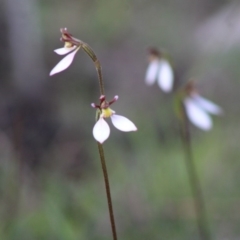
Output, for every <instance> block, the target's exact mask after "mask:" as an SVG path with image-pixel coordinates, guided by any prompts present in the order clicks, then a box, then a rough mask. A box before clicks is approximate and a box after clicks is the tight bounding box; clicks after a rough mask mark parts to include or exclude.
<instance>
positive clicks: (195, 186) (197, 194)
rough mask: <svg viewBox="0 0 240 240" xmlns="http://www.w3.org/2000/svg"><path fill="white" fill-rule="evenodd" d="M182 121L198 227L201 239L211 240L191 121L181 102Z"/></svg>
mask: <svg viewBox="0 0 240 240" xmlns="http://www.w3.org/2000/svg"><path fill="white" fill-rule="evenodd" d="M180 104H181V106H180V107H181V113H182V114H181V115H182V117H181V119H180V120H179V122H180V135H181V139H182V143H183V148H184V152H185V164H186V168H187V173H188V176H189V183H190V188H191V191H192V195H193V199H194V208H195V212H196V217H197V225H198V231H199V235H200V238H201V239H202V240H210V239H211V233H210V230H209V226H208V221H207V213H206V209H205V202H204V197H203V193H202V189H201V184H200V180H199V178H198V174H197V170H196V166H195V164H194V158H193V152H192V144H191V135H190V129H189V120H188V118H187V116H186V111H185V107H184V104H183V103H182V102H181V103H180Z"/></svg>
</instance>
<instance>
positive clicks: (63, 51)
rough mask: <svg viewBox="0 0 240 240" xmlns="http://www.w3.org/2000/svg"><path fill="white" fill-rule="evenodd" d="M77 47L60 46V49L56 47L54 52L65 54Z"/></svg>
mask: <svg viewBox="0 0 240 240" xmlns="http://www.w3.org/2000/svg"><path fill="white" fill-rule="evenodd" d="M75 48H76V46H73V47H70V48H65V47H63V48H58V49H55V50H54V52H55V53H56V54H58V55H65V54H67V53H69V52H71V51H73V50H74V49H75Z"/></svg>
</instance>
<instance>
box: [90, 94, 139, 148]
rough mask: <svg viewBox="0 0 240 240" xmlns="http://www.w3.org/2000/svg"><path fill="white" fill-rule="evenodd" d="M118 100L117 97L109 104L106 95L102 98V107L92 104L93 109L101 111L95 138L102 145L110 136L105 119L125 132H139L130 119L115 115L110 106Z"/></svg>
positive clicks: (95, 129)
mask: <svg viewBox="0 0 240 240" xmlns="http://www.w3.org/2000/svg"><path fill="white" fill-rule="evenodd" d="M117 99H118V96H115V97H114V98H113V100H112V101H110V102H107V101H106V98H105V96H104V95H102V96H101V97H100V105H96V104H94V103H92V104H91V106H92V107H94V108H97V109H99V111H100V116H99V119H98V120H97V122H96V123H95V125H94V127H93V136H94V138H95V139H96V141H98V142H100V143H101V144H102V143H103V142H104V141H106V140H107V139H108V137H109V135H110V127H109V125H108V123H107V122H106V121H105V118H109V117H110V118H111V120H112V123H113V125H114V127H115V128H117V129H118V130H120V131H123V132H131V131H137V127H136V126H135V124H134V123H133V122H132V121H130V120H129V119H128V118H126V117H123V116H120V115H117V114H115V111H113V110H112V109H110V108H109V106H110V105H111V104H112V103H114V102H115V101H116V100H117Z"/></svg>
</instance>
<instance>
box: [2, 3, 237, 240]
mask: <svg viewBox="0 0 240 240" xmlns="http://www.w3.org/2000/svg"><path fill="white" fill-rule="evenodd" d="M0 26H1V29H2V34H1V35H0V42H1V45H0V239H3V240H38V239H39V240H40V239H41V240H43V239H44V240H50V239H51V240H53V239H54V240H66V239H68V240H76V239H87V240H91V239H92V240H93V239H98V240H101V239H104V240H107V239H112V237H111V229H110V223H109V216H108V209H107V202H106V195H105V188H104V182H103V176H102V171H101V165H100V160H99V156H98V152H97V146H96V142H95V141H94V139H93V137H92V128H93V125H94V121H95V110H94V109H92V108H91V106H90V104H91V103H92V102H95V103H98V98H99V89H98V82H97V74H96V71H95V67H94V65H93V63H92V62H91V59H90V58H89V57H88V56H87V55H86V54H85V53H84V52H83V51H80V52H78V54H77V55H76V58H75V61H74V62H73V64H72V65H71V67H70V68H69V69H67V70H66V71H64V72H62V73H60V74H57V75H54V76H53V77H51V78H50V77H49V72H50V70H51V69H52V68H53V67H54V66H55V65H56V64H57V63H58V61H60V59H61V58H62V57H61V56H58V55H56V54H55V53H54V52H53V50H54V49H56V48H60V47H62V46H63V45H62V43H61V42H60V41H59V38H60V31H59V29H60V28H61V27H67V28H68V30H69V32H70V33H72V34H73V35H74V36H75V37H77V38H79V39H81V40H83V41H85V42H87V43H88V44H89V45H90V46H91V47H92V48H93V49H94V50H95V52H96V54H97V56H98V58H99V59H100V61H101V64H102V68H103V75H104V82H105V91H106V95H107V99H109V100H111V99H112V98H113V96H115V95H119V100H118V101H117V102H116V103H115V104H114V105H113V106H112V108H113V109H114V110H115V111H116V112H117V113H118V114H120V115H123V116H127V117H128V118H129V119H131V120H132V121H133V122H134V123H135V124H136V125H137V127H138V131H137V132H134V133H128V134H125V133H122V132H120V131H118V130H116V129H114V128H113V127H112V126H111V130H112V131H111V136H110V138H109V139H108V140H107V142H106V143H105V144H104V148H105V154H106V160H107V166H108V171H109V177H110V184H111V189H112V198H113V206H114V211H115V217H116V225H117V231H118V235H119V239H125V240H128V239H138V240H141V239H144V240H145V239H152V240H155V239H156V240H159V239H164V240H165V239H167V240H168V239H174V240H175V239H176V240H188V239H189V240H193V239H199V237H198V230H197V226H196V216H195V212H194V209H193V203H192V196H191V191H190V187H189V181H188V175H187V172H186V167H185V164H184V153H183V150H182V145H181V142H180V138H179V132H178V123H177V120H176V117H175V115H174V111H173V103H172V95H171V94H170V95H167V94H164V93H162V92H161V90H160V89H159V88H158V86H157V85H154V87H147V86H145V83H144V75H145V71H146V68H147V65H148V62H147V51H146V49H147V48H148V47H150V46H154V47H158V48H161V49H164V50H165V51H167V52H168V54H169V55H170V56H171V61H172V64H173V66H174V70H175V76H176V88H177V87H178V86H181V85H182V84H183V83H185V82H186V81H187V80H188V79H189V78H192V77H193V78H194V79H196V84H197V87H198V90H199V92H200V93H201V95H203V96H204V97H206V98H208V99H210V100H212V101H213V102H215V103H217V104H218V105H220V106H222V108H223V109H224V115H223V116H222V117H214V119H213V120H214V128H213V129H212V130H211V131H209V132H203V131H201V130H199V129H197V128H195V127H193V126H192V127H191V133H192V138H193V149H194V157H195V159H194V160H195V163H196V166H197V171H198V175H199V177H200V179H201V185H202V188H203V193H204V197H205V201H206V209H207V213H208V217H209V223H210V227H211V231H212V234H213V239H220V240H223V239H224V240H233V239H240V229H239V224H240V184H239V182H240V174H239V171H240V161H239V160H240V159H239V157H240V151H239V142H240V123H239V116H240V108H239V104H238V103H239V102H240V95H239V76H240V67H239V62H240V3H239V1H238V0H236V1H231V0H228V1H227V0H202V1H191V0H182V1H176V0H158V1H157V0H153V1H147V0H138V1H137V0H121V1H119V0H112V1H107V0H98V1H96V0H95V1H88V0H81V1H76V0H68V1H63V0H58V1H56V0H41V1H37V0H17V1H16V0H3V1H1V2H0ZM110 125H111V123H110Z"/></svg>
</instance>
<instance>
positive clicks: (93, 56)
mask: <svg viewBox="0 0 240 240" xmlns="http://www.w3.org/2000/svg"><path fill="white" fill-rule="evenodd" d="M81 46H82V48H83V50H84V51H85V52H86V53H87V54H88V56H89V57H90V58H91V59H92V61H93V62H94V65H95V68H96V70H97V74H98V81H99V87H100V94H101V95H104V84H103V77H102V67H101V64H100V61H99V60H98V58H97V56H96V54H95V53H94V51H93V50H92V48H91V47H90V46H89V45H88V44H87V43H85V42H81Z"/></svg>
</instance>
